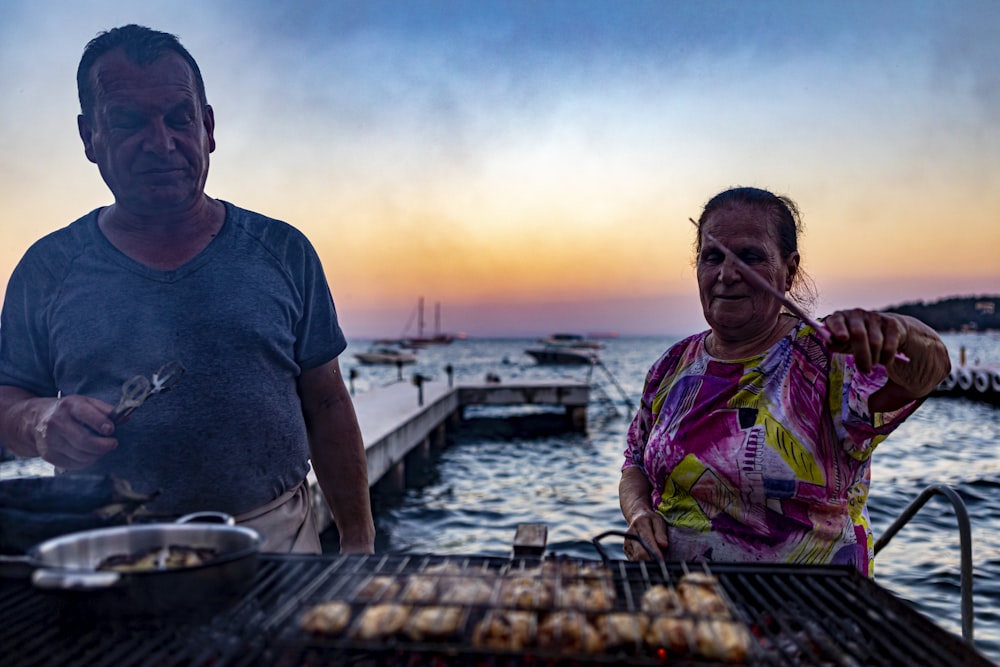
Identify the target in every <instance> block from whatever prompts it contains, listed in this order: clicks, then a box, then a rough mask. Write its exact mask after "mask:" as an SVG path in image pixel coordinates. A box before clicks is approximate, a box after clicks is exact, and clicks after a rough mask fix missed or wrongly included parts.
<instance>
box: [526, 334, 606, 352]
mask: <svg viewBox="0 0 1000 667" xmlns="http://www.w3.org/2000/svg"><path fill="white" fill-rule="evenodd" d="M538 342H539V343H543V344H545V345H546V346H558V347H570V348H582V349H588V350H599V349H601V348H602V347H604V344H603V343H601V342H599V341H596V340H590V339H589V338H586V337H585V336H581V335H580V334H572V333H554V334H552V335H551V336H549V337H547V338H542V339H540V340H539V341H538Z"/></svg>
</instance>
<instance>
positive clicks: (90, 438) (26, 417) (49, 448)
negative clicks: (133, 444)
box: [0, 386, 118, 470]
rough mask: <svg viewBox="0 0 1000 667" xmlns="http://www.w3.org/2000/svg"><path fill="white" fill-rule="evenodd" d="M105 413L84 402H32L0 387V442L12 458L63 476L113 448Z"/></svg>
mask: <svg viewBox="0 0 1000 667" xmlns="http://www.w3.org/2000/svg"><path fill="white" fill-rule="evenodd" d="M110 410H111V406H110V405H108V404H107V403H105V402H103V401H99V400H97V399H96V398H90V397H87V396H66V397H63V398H51V397H38V396H35V395H34V394H32V393H31V392H29V391H25V390H24V389H20V388H18V387H11V386H0V442H3V444H4V446H5V447H6V448H7V449H9V450H10V451H12V452H13V453H14V454H16V455H17V456H27V457H34V456H40V457H41V458H43V459H44V460H46V461H48V462H49V463H51V464H52V465H54V466H57V467H59V468H65V469H67V470H73V469H79V468H86V467H87V466H89V465H90V464H91V463H93V462H94V461H96V460H97V459H99V458H101V457H102V456H104V455H105V454H107V453H108V452H110V451H112V450H113V449H114V448H115V447H117V446H118V440H116V439H115V438H114V437H111V436H112V435H113V434H114V431H115V425H114V424H113V423H112V422H111V420H110V419H108V412H109V411H110Z"/></svg>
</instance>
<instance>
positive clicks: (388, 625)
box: [351, 602, 411, 639]
mask: <svg viewBox="0 0 1000 667" xmlns="http://www.w3.org/2000/svg"><path fill="white" fill-rule="evenodd" d="M410 611H411V609H410V607H409V606H407V605H402V604H397V603H395V602H380V603H379V604H376V605H372V606H371V607H368V608H366V609H365V610H364V612H362V614H361V617H360V618H359V619H358V622H357V624H356V625H355V626H354V628H353V629H352V631H351V634H352V636H353V637H355V638H357V639H387V638H389V637H393V636H395V635H397V634H399V633H400V632H401V631H402V630H403V628H404V627H405V626H406V623H407V621H409V619H410Z"/></svg>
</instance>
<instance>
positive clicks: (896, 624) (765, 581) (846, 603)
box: [0, 554, 993, 667]
mask: <svg viewBox="0 0 1000 667" xmlns="http://www.w3.org/2000/svg"><path fill="white" fill-rule="evenodd" d="M540 566H541V567H540ZM689 567H690V566H685V565H684V564H678V563H664V564H660V563H655V564H654V563H632V562H626V561H618V560H610V561H605V562H602V561H600V560H587V559H576V558H573V559H570V558H565V557H553V556H549V557H547V558H545V559H538V558H523V557H520V558H519V557H515V558H513V559H507V558H494V557H488V556H470V557H454V556H439V555H430V554H428V555H398V554H397V555H384V556H330V555H325V556H297V555H270V554H268V555H262V556H261V559H260V567H259V568H258V572H257V575H256V579H255V581H254V585H253V586H252V588H251V589H250V590H249V592H247V593H245V594H243V595H241V596H240V597H239V598H237V599H234V600H232V601H230V603H229V604H227V605H226V606H225V607H224V608H223V609H222V610H215V611H210V610H206V611H205V612H204V613H203V614H198V613H194V614H192V613H189V612H186V613H185V614H184V615H182V616H180V615H179V616H171V615H165V616H164V615H161V616H157V617H153V618H143V617H141V616H138V617H130V618H113V617H108V616H102V615H101V613H100V610H96V609H88V608H86V607H83V608H81V607H78V606H77V603H76V602H71V601H68V600H67V598H65V597H61V596H59V595H58V594H56V595H53V594H51V593H44V592H41V591H38V590H35V589H33V588H32V586H31V584H30V582H28V581H26V580H24V579H23V578H7V579H0V655H3V656H4V657H3V663H4V664H5V665H25V666H30V665H39V666H41V665H87V666H88V667H90V666H100V665H113V666H114V667H123V666H128V665H144V666H145V665H152V664H155V665H164V666H169V665H185V666H198V667H201V666H206V667H207V666H209V665H210V666H212V667H223V666H229V665H254V666H258V665H275V666H280V667H285V666H288V667H291V666H293V665H294V666H299V665H328V664H358V665H382V664H384V665H398V664H410V665H441V666H444V665H466V664H474V665H514V664H527V665H547V664H553V665H555V664H558V665H564V664H565V665H569V664H574V665H576V664H579V665H600V664H620V663H622V662H625V661H627V662H628V663H629V664H638V665H642V664H649V665H662V664H664V663H669V664H672V665H706V664H717V663H718V662H719V661H720V660H721V659H722V658H720V657H719V656H713V655H712V654H711V652H709V653H704V652H699V651H698V650H696V649H694V648H692V646H694V642H695V638H694V637H690V641H691V645H690V646H689V647H688V648H687V649H677V648H670V647H666V646H663V647H653V646H649V645H647V644H646V643H644V642H642V641H641V640H636V641H634V642H632V643H629V642H624V643H620V644H619V645H618V646H616V647H614V648H606V649H605V650H604V651H603V652H601V653H590V652H588V651H584V650H577V649H570V648H566V647H565V646H563V647H561V648H560V647H559V646H557V644H559V642H556V644H549V645H542V646H540V645H539V642H538V641H533V642H531V644H532V645H528V646H524V647H518V648H508V649H503V648H500V649H498V648H495V647H494V648H480V647H477V645H476V644H475V627H477V625H478V624H479V622H480V621H482V620H483V619H484V618H486V617H489V616H490V615H491V614H497V613H499V609H500V607H502V606H503V605H504V604H506V603H505V602H502V601H501V598H500V591H501V588H500V587H499V586H493V588H492V589H491V590H492V591H493V592H492V593H491V596H490V598H489V600H488V601H485V602H477V603H470V604H467V605H466V606H465V607H463V611H462V613H461V615H460V619H459V622H458V624H457V626H456V627H455V629H454V631H453V632H452V633H451V634H450V635H449V636H447V637H442V638H437V639H433V640H431V639H428V638H426V637H424V638H421V639H419V640H415V639H414V638H413V637H408V636H406V635H404V634H401V633H386V635H385V636H377V637H372V638H365V637H363V636H362V635H360V634H358V632H357V630H346V631H345V632H344V633H342V634H339V635H335V636H330V635H322V634H314V633H311V632H307V631H306V630H304V629H303V628H302V625H301V623H302V618H303V614H304V612H305V611H306V610H308V609H310V608H312V607H313V606H315V605H318V604H320V603H324V602H327V601H329V600H333V599H341V600H345V601H347V602H348V603H349V606H350V610H351V613H352V615H351V619H352V620H351V623H353V624H354V625H351V626H350V627H351V628H355V626H356V624H357V623H359V622H360V621H359V618H360V617H361V616H362V615H363V614H364V612H365V610H366V609H371V608H373V607H375V606H377V605H378V604H379V603H380V602H384V601H385V600H386V599H388V596H389V595H390V594H392V595H395V598H396V599H397V600H399V599H401V598H402V596H404V595H405V593H404V591H405V590H407V589H406V588H405V587H398V590H388V589H384V590H383V591H382V592H381V593H373V591H375V590H376V589H377V588H378V586H376V584H381V585H385V583H386V582H387V581H395V582H397V583H398V584H403V583H404V582H405V581H412V580H413V579H414V578H415V577H423V578H424V579H434V578H435V577H436V578H437V583H439V584H440V583H442V582H443V581H444V580H445V578H446V577H457V576H461V577H462V578H463V579H462V581H463V583H464V584H468V583H469V582H470V581H471V580H473V579H481V580H482V581H490V582H496V581H500V580H501V579H502V578H507V579H510V578H517V577H521V576H522V575H524V576H528V575H531V576H535V575H536V574H537V573H538V572H539V571H543V572H544V573H545V574H544V577H548V579H545V580H546V581H549V582H550V583H553V584H555V586H556V588H557V589H558V587H559V586H564V587H569V586H571V585H572V584H573V583H574V582H575V581H576V578H578V577H579V578H583V577H592V582H604V583H603V584H602V585H604V584H606V585H608V586H610V587H611V588H612V589H613V593H612V596H611V599H612V601H613V602H612V605H613V610H614V611H616V612H623V613H624V614H626V615H629V614H633V615H640V613H641V607H642V599H643V596H644V595H645V594H646V593H647V592H648V591H649V590H650V589H652V588H654V587H656V586H658V585H666V586H667V587H676V586H677V585H678V583H679V582H680V581H682V580H683V578H684V577H685V576H688V575H689V572H688V570H689ZM543 568H547V569H543ZM457 569H460V570H461V572H460V574H456V570H457ZM595 572H596V573H597V574H595ZM699 572H702V574H704V571H700V570H699ZM585 573H586V574H585ZM711 577H712V578H713V580H714V581H715V582H716V587H717V592H718V593H719V595H720V597H721V598H722V599H723V600H724V601H725V603H726V605H727V610H726V612H725V613H727V614H729V615H731V617H732V619H733V622H734V623H735V624H736V625H737V626H738V627H739V628H740V630H741V631H742V632H745V633H748V634H747V635H746V636H747V637H749V638H750V639H751V641H750V644H749V649H748V652H747V655H746V656H745V658H744V662H745V664H751V665H906V666H910V665H914V664H947V665H992V664H993V663H991V662H990V661H988V660H987V659H986V658H984V657H983V656H982V655H981V654H979V653H978V652H977V651H975V650H974V649H973V648H972V647H971V646H969V645H968V644H967V643H965V642H963V641H961V640H960V639H959V638H958V637H956V636H954V635H952V634H950V633H948V632H945V631H944V630H942V629H941V628H939V627H938V626H936V625H935V624H934V623H932V622H931V621H929V620H928V619H927V618H926V617H924V616H922V615H921V614H919V613H918V612H916V611H915V610H913V609H912V608H911V607H910V606H908V605H907V604H906V603H904V602H902V601H901V600H900V599H898V598H896V597H895V596H894V595H892V594H891V593H889V592H888V591H886V590H884V589H882V588H881V587H879V586H878V585H876V584H875V583H873V582H872V581H870V580H868V579H866V578H864V577H862V576H861V575H859V574H858V573H857V572H856V571H855V570H854V569H852V568H849V567H843V568H841V567H837V566H808V567H798V566H774V565H768V566H749V565H743V564H740V565H726V564H714V565H713V566H712V569H711ZM456 581H457V580H456ZM373 582H375V583H373ZM380 595H381V596H382V597H381V598H380V597H379V596H380ZM536 595H537V593H536ZM74 599H76V598H74ZM507 602H509V600H507ZM560 605H561V602H560V600H559V598H558V597H556V598H553V599H547V598H546V599H541V598H540V597H536V598H535V599H534V600H533V601H532V603H531V604H530V605H529V606H534V607H536V612H537V613H536V614H535V615H534V618H535V619H536V620H535V621H533V622H534V623H537V625H535V626H533V627H532V629H531V632H532V636H533V637H535V636H536V635H537V634H538V633H540V632H541V631H542V627H541V626H542V620H541V619H544V618H546V617H551V616H552V615H554V614H555V613H556V612H557V611H558V610H559V609H561V608H562V607H561V606H560ZM408 609H409V613H408V617H409V618H412V617H415V616H416V615H417V614H418V613H419V612H420V611H421V610H422V609H428V607H427V606H426V603H423V602H420V601H413V602H411V603H410V606H409V607H408ZM587 609H589V611H587V610H585V613H587V615H588V618H590V619H591V620H593V618H594V616H595V614H593V613H591V612H592V611H593V608H587ZM690 613H691V612H684V613H683V614H680V615H681V616H682V617H683V615H684V614H690ZM597 615H598V616H599V615H600V614H597ZM689 620H690V621H691V624H690V625H689V626H688V627H689V630H688V632H689V633H690V632H691V630H690V628H691V627H697V626H698V624H702V625H706V626H707V627H713V628H715V626H711V625H710V623H709V621H707V620H705V619H704V618H699V617H698V616H697V615H694V616H691V617H690V619H689ZM564 627H568V626H564ZM716 629H717V628H716ZM563 632H565V633H566V635H567V636H566V637H564V638H563V639H566V640H567V641H568V638H569V634H570V632H569V630H563ZM559 633H560V630H558V629H557V630H556V636H557V639H558V635H559ZM536 639H537V637H536ZM563 643H565V642H563Z"/></svg>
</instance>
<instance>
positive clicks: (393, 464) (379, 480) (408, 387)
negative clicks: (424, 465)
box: [309, 381, 590, 531]
mask: <svg viewBox="0 0 1000 667" xmlns="http://www.w3.org/2000/svg"><path fill="white" fill-rule="evenodd" d="M589 401H590V385H588V384H587V383H585V382H574V381H524V382H512V383H503V384H499V383H488V384H487V383H483V384H470V383H457V384H455V385H454V386H449V384H448V383H447V382H437V381H424V382H422V383H421V384H420V385H419V386H418V385H415V384H413V383H410V382H395V383H393V384H390V385H386V386H384V387H378V388H376V389H372V390H369V391H366V392H364V393H362V394H358V395H357V396H355V397H354V409H355V411H356V412H357V414H358V422H359V423H360V425H361V434H362V437H363V438H364V443H365V453H366V454H367V457H368V485H369V487H374V486H376V485H379V486H380V488H385V489H386V490H390V491H392V490H396V491H402V490H403V489H404V488H405V487H406V483H407V472H406V470H407V465H408V464H409V465H416V464H418V463H420V462H421V461H426V460H429V459H430V456H431V454H432V452H433V450H434V449H436V448H440V447H443V446H444V444H445V441H446V437H447V431H448V429H449V428H454V427H455V426H456V425H457V424H458V423H459V422H460V421H461V420H462V419H463V418H464V413H465V408H466V407H468V406H472V405H497V406H504V405H506V406H519V405H548V406H562V407H563V408H564V409H565V413H566V424H567V428H568V429H571V430H577V431H584V430H586V425H587V403H588V402H589ZM309 483H310V486H311V487H312V491H313V499H314V504H315V506H316V508H317V519H318V520H319V527H320V530H321V531H322V530H325V529H326V528H328V527H329V526H330V523H331V521H332V518H331V515H330V510H329V508H328V507H327V506H326V502H325V500H324V499H323V496H322V493H321V492H320V490H319V486H318V484H317V483H316V477H315V475H314V474H313V473H312V472H310V473H309Z"/></svg>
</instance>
